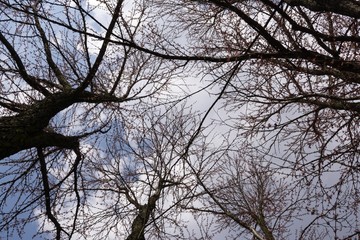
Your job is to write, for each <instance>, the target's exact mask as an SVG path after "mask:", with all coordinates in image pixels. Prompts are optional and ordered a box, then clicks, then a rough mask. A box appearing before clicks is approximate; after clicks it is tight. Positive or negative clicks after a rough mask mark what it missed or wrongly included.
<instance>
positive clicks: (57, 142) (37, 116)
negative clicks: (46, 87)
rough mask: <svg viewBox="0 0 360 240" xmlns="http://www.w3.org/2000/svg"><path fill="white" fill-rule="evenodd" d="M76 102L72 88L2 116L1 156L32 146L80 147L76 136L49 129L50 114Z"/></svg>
mask: <svg viewBox="0 0 360 240" xmlns="http://www.w3.org/2000/svg"><path fill="white" fill-rule="evenodd" d="M75 102H76V97H75V95H74V94H73V93H71V92H68V93H56V94H53V95H50V96H48V97H46V98H45V99H43V100H41V101H38V102H35V103H34V104H32V105H29V106H28V107H27V109H25V110H23V111H22V112H20V113H19V114H17V115H14V116H7V117H2V118H0V159H2V158H5V157H9V156H11V155H13V154H15V153H17V152H19V151H21V150H25V149H29V148H32V147H47V146H59V147H62V148H75V147H77V146H78V139H77V138H76V137H68V136H64V135H61V134H59V133H54V132H49V131H47V130H46V127H47V126H48V124H49V121H50V119H51V118H53V117H54V116H55V115H56V114H57V113H58V112H60V111H61V110H63V109H65V108H67V107H69V106H71V105H72V104H73V103H75Z"/></svg>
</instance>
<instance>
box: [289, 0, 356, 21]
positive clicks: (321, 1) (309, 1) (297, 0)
mask: <svg viewBox="0 0 360 240" xmlns="http://www.w3.org/2000/svg"><path fill="white" fill-rule="evenodd" d="M284 2H286V3H287V4H289V5H292V6H303V7H306V8H308V9H310V10H312V11H320V12H325V11H329V12H333V13H338V14H341V15H345V16H349V17H353V18H360V3H359V2H356V1H351V0H341V1H339V0H284Z"/></svg>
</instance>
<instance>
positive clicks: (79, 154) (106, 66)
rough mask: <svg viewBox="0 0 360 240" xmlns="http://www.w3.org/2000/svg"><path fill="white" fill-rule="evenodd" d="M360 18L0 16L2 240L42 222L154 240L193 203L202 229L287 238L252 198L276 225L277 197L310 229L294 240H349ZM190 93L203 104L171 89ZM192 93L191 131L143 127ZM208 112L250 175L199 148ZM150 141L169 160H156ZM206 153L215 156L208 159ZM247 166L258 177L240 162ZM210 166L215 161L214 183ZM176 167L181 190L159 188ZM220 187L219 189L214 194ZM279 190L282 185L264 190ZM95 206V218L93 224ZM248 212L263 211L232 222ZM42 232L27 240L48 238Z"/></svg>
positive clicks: (27, 5) (215, 0)
mask: <svg viewBox="0 0 360 240" xmlns="http://www.w3.org/2000/svg"><path fill="white" fill-rule="evenodd" d="M359 12H360V4H359V1H357V0H344V1H341V4H340V3H338V1H333V0H329V1H326V2H324V1H302V0H294V1H293V0H257V1H247V0H245V1H230V0H206V1H203V0H202V1H189V0H183V1H172V0H170V1H162V0H153V1H141V0H139V1H137V0H135V1H116V0H114V1H78V0H73V1H65V0H58V1H52V2H50V1H49V2H48V1H31V0H26V1H16V0H14V1H13V0H11V1H10V0H0V16H1V17H0V19H1V21H0V43H1V44H0V49H1V51H0V74H1V75H0V80H1V83H0V89H1V92H0V113H1V115H0V159H1V160H0V167H1V174H0V179H1V180H0V186H1V188H2V192H1V194H0V209H1V222H0V231H5V232H6V233H7V237H8V238H11V235H12V234H18V235H21V234H22V233H23V231H24V227H23V226H25V225H26V224H27V223H30V222H39V221H41V220H44V218H43V216H46V217H47V219H48V220H49V221H50V222H51V224H52V226H54V229H51V232H52V233H53V234H54V236H56V238H57V239H60V238H72V237H74V236H75V235H76V236H83V237H87V236H89V235H93V236H101V237H111V234H115V235H118V236H122V237H128V238H129V239H137V238H138V239H143V238H145V236H147V237H150V238H151V237H153V238H155V236H156V237H163V238H166V236H168V235H166V234H168V233H166V234H165V233H164V234H163V232H162V231H163V229H164V226H165V225H166V224H167V223H165V219H167V216H168V215H166V214H165V215H162V212H165V213H167V210H166V209H170V210H169V212H171V210H172V209H175V208H177V207H180V206H186V208H187V209H188V208H189V207H188V206H196V204H198V202H197V200H196V196H198V195H199V196H202V197H203V198H201V199H203V200H204V202H202V204H203V206H211V209H210V210H208V212H209V213H211V217H209V219H211V218H213V217H214V216H215V217H219V216H220V217H221V219H222V221H223V223H226V224H227V221H230V222H231V223H234V224H235V226H237V227H239V231H243V230H244V229H245V230H244V231H245V232H246V233H247V234H250V235H251V234H252V235H251V236H253V237H256V238H260V239H261V238H265V239H276V238H280V239H281V238H282V237H283V236H286V234H285V233H284V232H286V231H285V230H283V229H284V228H291V227H288V226H287V225H286V224H282V223H283V222H282V221H285V220H283V219H284V218H281V217H282V216H284V215H282V213H281V212H279V211H277V210H276V211H275V210H274V211H273V209H272V208H264V205H269V204H265V202H266V203H268V202H267V198H266V197H265V198H264V199H265V200H266V201H265V200H264V199H262V198H261V196H260V195H261V194H260V193H264V194H265V193H266V194H265V195H266V196H271V197H270V199H271V201H272V202H271V201H270V205H272V204H273V205H272V206H276V209H278V208H280V209H282V207H284V205H282V203H281V202H280V199H279V198H278V196H283V195H284V194H287V193H289V192H290V193H291V194H293V195H296V196H300V197H294V198H291V199H289V201H288V202H287V205H286V206H294V205H293V204H296V207H300V208H301V206H302V207H303V209H304V211H305V212H306V214H305V213H304V215H306V216H307V217H303V218H301V219H302V220H303V222H304V221H305V222H306V221H308V222H307V223H305V224H302V227H300V229H298V233H297V237H299V238H300V239H301V238H310V239H315V238H321V237H330V238H333V237H335V238H336V237H337V238H345V237H348V236H355V235H356V234H357V231H358V228H357V226H358V220H357V219H358V216H359V214H358V213H359V204H358V198H359V191H358V189H359V180H358V179H359V157H360V156H359V142H360V140H359V139H360V136H359V127H358V125H359V111H360V110H359V109H360V108H359V99H360V97H359V79H360V64H359V62H360V59H359V42H360V38H359V30H360V29H359V20H358V18H359ZM188 80H192V81H196V82H197V83H198V84H199V85H200V90H193V89H192V88H191V86H190V84H188V85H187V84H185V85H184V86H183V85H181V84H183V83H184V81H185V82H186V81H188ZM186 83H188V82H186ZM201 90H208V91H209V92H210V93H213V94H214V96H215V97H214V98H215V100H214V102H213V103H212V104H210V108H208V109H205V110H204V114H203V115H202V119H201V120H199V121H196V122H193V123H191V125H192V127H191V129H192V130H191V131H187V129H186V128H183V129H182V130H180V133H181V134H180V133H179V132H176V131H175V132H172V131H170V130H171V128H174V127H175V126H176V125H178V124H180V125H181V120H184V119H183V118H184V116H186V114H184V113H182V112H181V111H180V112H178V113H177V114H179V116H178V120H177V121H175V120H174V122H171V123H169V122H166V121H165V122H166V124H163V123H161V124H159V121H160V120H161V121H162V120H163V118H161V117H160V118H156V117H154V115H151V113H148V114H149V115H147V114H145V113H146V112H151V111H154V112H155V113H156V111H158V109H161V108H162V106H165V105H169V103H177V102H180V101H181V100H184V99H188V98H190V97H191V96H193V94H196V93H197V92H199V91H201ZM191 104H192V103H191ZM166 109H168V108H166ZM215 110H218V112H219V116H220V118H221V122H220V123H221V124H222V125H223V126H227V127H228V129H229V130H228V131H229V133H228V134H227V135H226V136H230V137H231V138H235V140H236V141H238V142H246V143H250V145H251V148H254V149H255V151H254V154H250V155H247V158H248V159H246V158H241V157H239V156H238V155H236V154H232V153H229V152H228V151H230V149H232V146H231V144H229V145H228V146H222V145H221V144H220V145H221V146H217V147H214V148H213V149H211V148H205V147H203V146H198V145H196V141H200V142H201V141H203V142H204V144H205V142H206V141H210V142H211V141H212V143H213V144H214V145H216V144H217V143H218V142H217V141H215V140H214V139H212V140H209V138H207V139H205V138H203V136H205V135H206V134H208V132H207V130H206V131H205V130H204V124H206V123H207V122H206V121H207V120H209V116H210V113H211V112H212V111H215ZM155 113H154V114H155ZM146 116H151V117H150V119H148V120H146V121H145V119H144V118H145V117H146ZM176 118H177V117H176V116H175V117H174V116H172V118H171V119H176ZM189 118H192V117H191V116H186V117H185V119H186V121H185V120H184V121H185V122H187V121H188V120H189ZM193 118H196V117H194V116H193ZM165 119H166V118H165ZM161 121H160V122H161ZM145 123H146V124H145ZM211 123H212V122H211ZM143 124H145V126H143ZM158 124H159V125H158ZM195 125H197V126H195ZM141 126H143V127H144V128H143V129H142V128H141ZM152 126H154V128H152ZM165 126H166V127H165ZM159 129H163V130H159ZM174 129H176V128H174ZM133 130H134V131H136V133H133V132H131V131H133ZM214 131H216V129H214ZM130 132H131V133H130ZM234 132H236V133H235V134H233V133H234ZM147 133H149V134H150V137H149V136H145V135H147ZM151 134H153V135H151ZM221 134H223V133H219V135H216V136H220V135H221ZM167 135H169V136H167ZM135 136H137V137H135ZM155 136H156V137H155ZM151 137H153V138H151ZM172 137H173V138H174V139H172ZM137 138H138V139H141V141H138V142H136V139H137ZM158 139H166V141H165V142H161V143H164V144H165V145H166V144H167V143H171V141H172V140H174V141H175V142H176V144H173V145H171V144H170V145H167V146H169V149H163V145H162V144H159V143H158V142H157V141H158ZM170 140H171V141H170ZM133 141H135V142H136V144H135V145H134V142H133ZM119 142H120V143H121V144H120V145H116V144H119ZM149 142H151V143H152V144H156V143H158V144H159V145H157V146H155V145H154V146H153V145H151V144H150V145H149V146H147V145H146V144H149ZM229 142H231V141H229ZM180 143H181V144H180ZM141 144H145V145H141ZM177 144H180V146H178V145H177ZM205 145H206V144H205ZM124 146H126V147H124ZM135 146H136V147H135ZM241 146H242V145H241ZM245 146H246V148H249V147H248V145H245ZM178 147H180V148H181V151H182V152H181V151H180V150H179V149H178ZM192 147H194V148H195V149H197V150H195V153H194V152H192V151H194V150H193V149H192ZM219 148H224V149H225V150H222V151H220V152H222V154H220V156H219V155H218V152H219ZM160 149H161V150H164V154H165V155H161V154H159V153H157V152H156V151H159V150H160ZM147 150H149V152H148V151H147ZM205 150H206V151H205ZM161 153H162V152H161ZM168 153H174V154H175V153H176V154H175V155H176V157H175V158H172V157H169V156H168V155H166V154H168ZM149 154H150V155H149ZM156 154H157V155H156ZM192 154H193V155H192ZM170 155H171V154H170ZM259 155H260V156H261V157H260V158H261V159H264V160H263V162H262V163H261V164H260V165H257V164H253V163H251V162H250V161H251V160H253V159H257V156H259ZM130 156H131V157H130ZM154 156H158V157H159V159H160V160H161V161H160V160H159V159H158V160H159V162H156V161H158V160H156V161H155V159H157V158H154ZM191 156H196V158H198V159H199V162H200V163H201V164H200V165H201V166H200V165H196V164H195V162H193V161H192V160H190V159H192V157H191ZM209 156H219V157H220V159H219V161H218V162H219V163H220V162H221V163H222V164H223V166H221V167H220V168H214V169H217V173H215V172H212V169H213V168H212V166H215V165H216V163H217V161H215V162H214V158H211V157H209ZM122 158H126V159H128V161H126V164H130V165H129V166H128V168H123V166H122V165H121V164H123V163H124V162H123V161H122ZM149 159H152V160H151V161H150V160H149ZM175 159H178V162H177V163H182V164H183V165H184V168H186V169H187V171H186V174H184V175H183V178H181V180H180V179H176V177H175V176H173V175H172V174H173V173H172V172H171V171H172V170H173V169H174V168H175V165H176V164H175V165H172V163H171V162H173V161H177V160H175ZM223 159H226V160H228V161H225V162H223ZM239 159H240V160H239ZM120 160H121V161H120ZM149 161H150V162H149ZM168 161H170V163H169V162H168ZM233 161H234V162H233ZM231 162H232V163H234V164H230V163H231ZM160 163H161V164H160ZM243 163H244V164H245V166H246V167H242V164H243ZM157 164H160V165H161V166H159V165H157ZM167 164H170V165H167ZM213 164H215V165H213ZM205 166H206V167H205ZM176 167H178V166H177V165H176ZM199 169H201V170H199ZM205 169H207V170H205ZM163 170H164V171H165V172H162V171H163ZM132 171H135V172H134V175H133V176H132V174H131V173H132ZM139 171H140V172H139ZM210 172H211V173H212V174H209V173H210ZM228 172H231V173H232V175H231V177H230V178H229V179H225V178H223V179H222V178H221V177H220V178H218V177H216V178H215V176H220V175H219V174H220V173H224V174H226V173H228ZM250 176H254V178H250ZM279 176H281V177H284V178H286V180H284V183H282V184H284V185H282V184H280V185H277V182H276V179H277V178H278V177H279ZM144 177H145V178H144ZM143 178H144V179H143ZM173 178H175V179H176V180H173ZM187 181H189V185H190V186H192V187H195V184H194V182H193V181H196V182H197V183H198V187H199V188H198V189H197V190H196V191H194V192H193V193H192V195H191V194H190V195H186V193H184V194H182V195H181V196H179V199H181V200H185V198H187V200H188V201H189V202H188V203H186V204H185V203H180V202H179V203H177V204H175V203H174V205H171V206H167V205H166V204H167V201H169V199H167V198H166V197H164V196H165V195H166V196H171V197H173V196H177V195H176V193H175V192H176V189H178V188H179V187H180V186H183V184H184V182H185V183H187ZM180 182H181V184H180ZM290 182H291V184H290V186H288V185H287V184H289V183H290ZM219 183H223V184H225V183H229V184H230V185H231V186H233V187H232V188H231V187H230V186H229V188H219V187H218V184H219ZM185 185H186V184H185ZM185 185H184V186H183V187H184V189H186V191H190V190H189V189H188V188H189V186H187V185H186V186H185ZM244 186H251V187H249V188H247V187H245V188H244ZM285 186H286V187H285ZM190 188H191V187H190ZM234 188H235V189H238V190H239V192H238V195H237V196H234V195H232V192H233V190H232V189H234ZM199 189H201V190H199ZM186 191H185V190H184V192H186ZM141 193H144V196H139V194H140V195H141ZM290 193H289V194H290ZM259 194H260V195H259ZM289 194H288V195H289ZM107 195H111V196H112V198H115V199H117V201H118V202H117V203H116V204H114V203H113V202H111V201H110V202H111V204H113V205H114V209H113V211H111V213H109V212H107V210H106V209H105V208H104V206H106V207H108V205H106V204H107V202H106V201H107V200H108V199H107V197H106V196H107ZM205 195H206V196H207V197H205ZM97 197H99V198H100V199H102V201H103V202H104V206H103V207H99V209H98V211H97V212H92V211H95V210H94V206H93V204H94V202H92V201H95V202H96V200H95V199H96V198H97ZM171 197H170V198H171ZM256 197H257V198H258V199H256V200H257V203H259V202H261V203H262V204H257V205H256V204H255V205H248V206H244V203H246V202H250V201H253V199H254V198H256ZM237 198H240V199H241V203H240V204H237V205H236V204H234V202H235V199H237ZM163 199H167V200H166V201H165V200H164V203H163V205H161V204H160V205H159V202H161V201H163ZM199 199H200V198H199ZM299 199H301V201H299ZM262 200H264V201H262ZM206 201H208V202H206ZM165 202H166V203H165ZM207 204H210V205H207ZM175 205H176V206H175ZM159 206H163V207H164V208H161V207H159ZM165 206H166V207H165ZM232 206H234V207H235V206H236V207H235V208H232ZM274 208H275V207H274ZM219 209H220V210H219ZM177 210H178V209H177ZM193 210H196V211H200V210H201V211H200V213H203V212H204V211H203V210H204V209H203V208H202V207H193ZM174 211H175V210H174ZM291 211H293V210H291ZM291 211H290V212H291ZM294 211H295V210H294ZM175 212H176V211H175ZM239 212H240V213H244V212H246V214H247V215H246V214H242V216H240V217H239V216H237V215H236V214H238V213H239ZM286 212H288V211H286ZM91 213H93V218H91V216H92V215H91ZM176 213H177V214H179V215H181V214H180V213H179V211H177V212H176ZM176 213H174V215H176ZM230 213H231V214H230ZM254 213H255V214H254ZM156 214H158V216H160V215H161V217H159V219H157V217H156V216H157V215H156ZM287 216H288V219H292V220H294V219H296V218H297V217H296V216H294V215H293V212H291V213H289V215H287ZM89 219H90V220H89ZM104 219H106V220H104ZM155 219H156V221H155ZM274 219H281V221H280V220H279V221H280V222H279V221H276V220H274ZM285 219H286V218H285ZM309 219H310V220H309ZM98 221H99V222H98ZM100 221H102V222H103V224H100ZM111 221H114V223H113V224H111ZM122 221H124V222H122ZM289 221H290V220H289ZM294 221H295V220H294ZM174 222H176V223H178V222H179V221H174ZM42 223H43V225H41V226H40V230H39V233H42V232H46V231H47V230H48V226H49V225H48V224H47V222H46V221H42ZM118 223H119V224H120V223H123V224H124V229H119V228H117V226H118V225H117V224H118ZM160 223H162V224H160ZM99 224H100V225H99ZM226 224H225V225H222V226H230V225H231V224H229V225H226ZM200 225H201V223H200ZM233 226H234V225H231V226H230V228H232V229H233ZM200 228H203V229H205V228H206V227H205V225H202V226H200ZM114 229H116V230H114ZM178 229H180V226H179V228H178ZM344 229H345V230H346V231H347V232H348V233H350V234H348V235H346V234H345V233H344V232H345V230H344ZM91 231H95V232H96V233H93V232H91ZM156 231H158V233H157V235H156V234H155V232H156ZM284 234H285V235H284ZM180 235H181V234H180ZM180 235H177V236H180ZM245 235H246V234H245ZM250 235H247V236H250ZM203 238H211V236H210V235H206V236H205V235H204V236H203Z"/></svg>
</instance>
